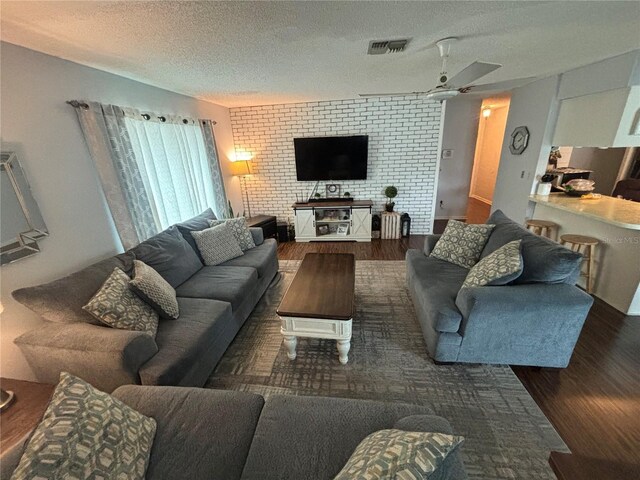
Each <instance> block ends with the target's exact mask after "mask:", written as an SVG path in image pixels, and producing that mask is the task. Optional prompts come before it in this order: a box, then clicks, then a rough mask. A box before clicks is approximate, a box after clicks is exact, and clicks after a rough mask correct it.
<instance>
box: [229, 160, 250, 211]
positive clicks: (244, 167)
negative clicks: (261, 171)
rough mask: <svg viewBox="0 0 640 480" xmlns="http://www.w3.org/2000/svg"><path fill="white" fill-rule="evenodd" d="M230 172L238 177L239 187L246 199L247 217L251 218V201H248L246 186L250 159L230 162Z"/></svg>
mask: <svg viewBox="0 0 640 480" xmlns="http://www.w3.org/2000/svg"><path fill="white" fill-rule="evenodd" d="M231 168H232V174H233V176H235V177H240V188H241V190H244V195H245V197H246V199H247V211H248V213H249V218H251V203H250V202H249V189H248V188H247V180H246V177H247V175H251V161H250V160H236V161H235V162H231Z"/></svg>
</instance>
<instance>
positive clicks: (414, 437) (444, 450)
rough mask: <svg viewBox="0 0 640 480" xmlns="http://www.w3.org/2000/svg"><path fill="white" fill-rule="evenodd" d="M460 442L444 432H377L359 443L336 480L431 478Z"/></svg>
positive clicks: (458, 438) (455, 437)
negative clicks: (355, 479)
mask: <svg viewBox="0 0 640 480" xmlns="http://www.w3.org/2000/svg"><path fill="white" fill-rule="evenodd" d="M463 440H464V439H463V438H462V437H459V436H454V435H447V434H444V433H435V432H408V431H405V430H397V429H385V430H379V431H377V432H374V433H372V434H370V435H368V436H367V437H366V438H365V439H364V440H362V442H360V444H359V445H358V446H357V447H356V449H355V451H354V452H353V454H352V455H351V458H349V461H348V462H347V464H346V465H345V466H344V468H343V469H342V470H341V471H340V473H339V474H338V476H337V477H336V478H335V480H352V479H354V478H376V479H377V480H395V479H397V478H433V475H434V474H439V473H440V472H439V471H438V470H440V468H441V467H442V465H443V463H444V461H445V459H446V458H447V456H449V455H450V454H451V453H453V452H454V451H455V449H456V448H457V447H458V445H460V444H461V443H462V441H463Z"/></svg>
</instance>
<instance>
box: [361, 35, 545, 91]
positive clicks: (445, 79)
mask: <svg viewBox="0 0 640 480" xmlns="http://www.w3.org/2000/svg"><path fill="white" fill-rule="evenodd" d="M456 40H458V39H457V38H456V37H447V38H443V39H442V40H438V41H437V42H436V46H437V47H438V50H439V52H440V57H441V58H442V72H441V73H440V77H439V79H438V81H439V83H438V85H437V86H436V87H434V88H432V89H431V90H427V91H426V92H401V93H361V94H359V95H360V96H361V97H383V96H390V95H425V96H426V97H427V98H428V99H430V100H439V101H443V100H448V99H450V98H453V97H455V96H457V95H459V94H461V93H469V92H473V93H475V92H488V91H500V90H509V89H511V88H514V87H519V86H521V85H524V84H525V83H528V82H530V81H532V80H534V77H529V78H519V79H516V80H507V81H504V82H496V83H487V84H484V85H472V83H473V82H475V81H476V80H478V79H479V78H482V77H484V76H485V75H488V74H490V73H491V72H493V71H494V70H497V69H498V68H501V67H502V65H500V64H499V63H487V62H473V63H472V64H471V65H469V66H467V67H466V68H463V69H462V70H461V71H460V72H458V73H457V74H455V75H454V76H453V77H451V78H449V74H448V73H447V60H448V58H449V50H450V49H451V44H453V43H454V42H455V41H456Z"/></svg>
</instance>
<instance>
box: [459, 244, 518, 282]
mask: <svg viewBox="0 0 640 480" xmlns="http://www.w3.org/2000/svg"><path fill="white" fill-rule="evenodd" d="M521 243H522V240H514V241H512V242H509V243H507V244H506V245H503V246H502V247H500V248H499V249H497V250H496V251H495V252H493V253H491V254H489V255H487V256H486V257H484V258H483V259H482V260H480V261H479V262H478V263H476V264H475V265H474V266H473V267H472V268H471V270H469V274H468V275H467V278H466V279H465V281H464V283H463V284H462V286H463V287H482V286H483V285H506V284H507V283H509V282H512V281H513V280H515V279H516V278H518V277H519V276H520V274H521V273H522V268H523V267H524V264H523V262H522V254H521V253H520V244H521Z"/></svg>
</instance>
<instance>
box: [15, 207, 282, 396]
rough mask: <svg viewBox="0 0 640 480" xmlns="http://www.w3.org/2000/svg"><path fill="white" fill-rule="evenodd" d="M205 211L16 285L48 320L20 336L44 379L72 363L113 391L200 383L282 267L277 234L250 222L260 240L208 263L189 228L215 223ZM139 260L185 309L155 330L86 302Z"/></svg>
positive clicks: (21, 297) (72, 368)
mask: <svg viewBox="0 0 640 480" xmlns="http://www.w3.org/2000/svg"><path fill="white" fill-rule="evenodd" d="M212 219H215V216H214V215H213V212H212V211H211V210H210V209H209V210H207V211H206V212H203V213H202V214H200V215H198V216H197V217H194V218H192V219H190V220H188V221H186V222H183V223H181V224H178V225H174V226H172V227H170V228H168V229H167V230H165V231H163V232H161V233H159V234H158V235H156V236H154V237H152V238H150V239H148V240H146V241H145V242H142V243H141V244H140V245H138V246H136V247H135V248H133V249H131V250H129V251H127V252H125V253H123V254H120V255H116V256H114V257H111V258H107V259H106V260H103V261H101V262H98V263H96V264H93V265H91V266H89V267H87V268H84V269H82V270H80V271H78V272H76V273H73V274H71V275H69V276H66V277H64V278H61V279H58V280H55V281H53V282H50V283H47V284H44V285H38V286H34V287H27V288H22V289H19V290H16V291H14V292H13V296H14V298H15V299H16V300H17V301H18V302H20V303H22V304H24V305H25V306H27V307H28V308H30V309H31V310H33V311H35V312H36V313H38V314H40V315H41V316H42V317H43V318H44V319H45V320H46V324H45V325H44V326H42V327H40V328H38V329H36V330H33V331H29V332H27V333H25V334H23V335H21V336H20V337H18V338H17V339H16V340H15V343H16V344H17V345H18V346H19V347H20V349H21V350H22V352H23V353H24V355H25V357H26V358H27V360H28V362H29V364H30V365H31V367H32V368H33V370H34V372H35V374H36V376H37V378H38V380H39V381H40V382H45V383H57V381H58V377H59V375H60V372H61V371H67V372H69V373H72V374H74V375H77V376H79V377H81V378H83V379H85V380H86V381H88V382H90V383H91V384H93V385H94V386H96V387H97V388H99V389H101V390H103V391H106V392H111V391H113V390H114V389H115V388H117V387H119V386H120V385H125V384H143V385H181V386H202V385H203V384H204V382H205V381H206V379H207V377H208V376H209V374H210V373H211V372H212V370H213V368H214V367H215V365H216V364H217V363H218V361H219V360H220V358H221V357H222V355H223V353H224V352H225V350H226V349H227V347H228V346H229V344H230V343H231V341H232V340H233V339H234V337H235V336H236V334H237V332H238V330H239V329H240V327H241V326H242V325H243V323H244V322H245V320H246V319H247V318H248V317H249V315H250V314H251V312H252V311H253V309H254V307H255V306H256V304H257V303H258V300H260V298H261V297H262V295H263V294H264V292H265V291H266V289H267V287H268V286H269V284H270V283H271V281H272V280H273V278H274V277H275V276H276V275H277V273H278V257H277V254H276V242H275V240H273V239H267V240H264V239H263V237H262V230H261V229H259V228H258V229H251V234H252V235H253V238H254V241H255V243H256V247H255V248H253V249H251V250H248V251H246V252H245V254H244V255H242V256H241V257H237V258H234V259H233V260H230V261H228V262H226V263H224V264H222V265H217V266H205V265H204V264H203V263H202V259H201V257H200V256H199V255H200V254H199V251H198V249H197V247H196V244H195V241H194V240H193V237H192V236H191V234H190V232H191V231H194V230H203V229H205V228H208V227H209V223H208V221H209V220H212ZM135 258H137V259H139V260H141V261H143V262H145V263H147V264H148V265H150V266H152V267H153V268H154V269H156V270H157V271H158V272H159V273H160V275H162V277H163V278H164V279H165V280H167V282H169V283H170V284H171V285H172V286H173V287H174V288H175V289H176V293H177V295H178V304H179V307H180V317H179V318H178V319H177V320H160V324H159V328H158V333H157V335H156V337H155V339H154V338H152V337H150V336H149V335H147V334H146V333H143V332H135V331H128V330H118V329H114V328H110V327H107V326H104V325H101V324H100V322H98V321H97V320H96V319H94V318H93V317H92V316H91V315H89V314H88V313H87V312H85V311H84V310H82V306H83V305H85V304H86V303H87V302H88V301H89V299H90V298H91V297H92V296H93V295H94V294H95V292H96V291H97V290H98V289H99V288H100V286H101V285H102V284H103V282H104V281H105V279H106V278H107V276H108V275H109V274H110V273H111V272H112V271H113V269H114V268H116V267H120V268H122V269H123V270H124V271H125V272H128V273H130V272H131V270H132V268H133V260H134V259H135Z"/></svg>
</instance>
